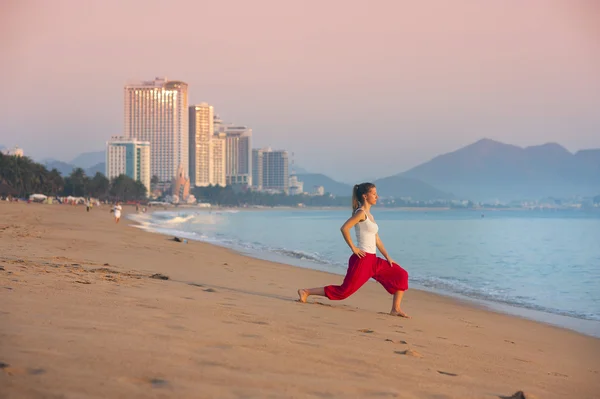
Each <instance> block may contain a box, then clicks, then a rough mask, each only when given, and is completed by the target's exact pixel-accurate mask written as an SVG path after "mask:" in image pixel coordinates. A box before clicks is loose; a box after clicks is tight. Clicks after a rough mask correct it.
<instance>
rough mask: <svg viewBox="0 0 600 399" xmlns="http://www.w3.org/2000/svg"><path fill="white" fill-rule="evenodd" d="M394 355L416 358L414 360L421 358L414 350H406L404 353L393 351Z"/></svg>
mask: <svg viewBox="0 0 600 399" xmlns="http://www.w3.org/2000/svg"><path fill="white" fill-rule="evenodd" d="M394 353H395V354H397V355H405V356H410V357H416V358H422V357H423V355H422V354H420V353H419V352H417V351H416V350H414V349H407V350H405V351H394Z"/></svg>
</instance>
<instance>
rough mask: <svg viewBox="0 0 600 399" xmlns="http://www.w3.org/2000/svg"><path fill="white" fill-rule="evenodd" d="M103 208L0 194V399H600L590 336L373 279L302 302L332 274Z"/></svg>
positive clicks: (333, 279)
mask: <svg viewBox="0 0 600 399" xmlns="http://www.w3.org/2000/svg"><path fill="white" fill-rule="evenodd" d="M108 210H109V208H108V207H100V208H94V209H93V210H92V211H91V212H89V213H87V212H86V211H85V207H82V206H66V205H42V204H23V203H21V204H14V203H11V204H9V203H0V304H1V306H0V398H86V397H98V398H153V397H157V398H170V397H173V398H341V397H343V398H346V397H351V398H367V397H376V398H386V397H391V398H394V397H397V398H430V399H446V398H478V399H481V398H500V397H510V396H511V395H513V394H514V393H515V392H517V391H525V392H526V393H528V394H533V395H535V397H538V398H597V397H600V340H599V339H597V338H592V337H588V336H585V335H582V334H579V333H576V332H573V331H570V330H565V329H561V328H557V327H553V326H549V325H545V324H541V323H537V322H533V321H529V320H525V319H521V318H518V317H514V316H508V315H504V314H499V313H494V312H491V311H488V310H485V309H481V308H478V307H475V306H473V305H471V304H468V303H463V302H460V301H457V300H454V299H451V298H447V297H443V296H438V295H434V294H431V293H427V292H423V291H418V290H415V289H410V290H409V291H408V292H407V293H406V295H405V300H404V302H403V309H404V310H405V311H406V312H407V313H409V314H410V315H412V316H413V318H412V319H410V320H407V319H402V318H398V317H392V316H389V315H387V314H386V312H388V311H389V309H390V305H391V296H390V295H389V294H387V292H385V290H383V288H381V287H380V286H379V285H378V284H377V283H374V282H369V283H367V284H366V285H365V286H364V287H363V288H362V289H361V290H359V291H358V292H357V293H356V294H355V295H353V296H352V297H351V298H349V299H347V300H345V301H342V302H332V301H329V300H327V299H326V298H316V299H314V298H315V297H310V298H309V303H307V304H302V303H299V302H297V301H296V299H297V295H296V290H297V289H298V288H300V287H313V286H322V285H326V284H329V283H340V282H341V280H342V276H338V275H332V274H328V273H323V272H317V271H312V270H307V269H302V268H296V267H291V266H286V265H282V264H277V263H272V262H267V261H263V260H257V259H252V258H249V257H245V256H242V255H239V254H237V253H235V252H233V251H230V250H227V249H224V248H220V247H216V246H212V245H209V244H205V243H200V242H192V241H190V242H189V243H188V244H184V243H178V242H174V241H172V240H171V237H167V236H163V235H159V234H153V233H148V232H144V231H142V230H140V229H138V228H135V227H133V225H132V224H131V223H130V222H129V221H127V220H122V221H121V223H120V224H118V225H117V224H115V223H114V222H113V220H112V218H111V216H112V215H111V214H110V213H109V211H108ZM129 212H133V209H132V208H129V207H125V209H124V214H125V215H126V214H127V213H129ZM340 240H341V237H340ZM405 266H406V267H407V269H408V270H409V273H410V265H405ZM156 274H159V275H158V276H156ZM153 275H154V278H153V277H152V276H153ZM163 276H168V278H169V279H168V280H163V279H161V277H163Z"/></svg>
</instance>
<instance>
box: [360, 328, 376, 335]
mask: <svg viewBox="0 0 600 399" xmlns="http://www.w3.org/2000/svg"><path fill="white" fill-rule="evenodd" d="M358 332H361V333H365V334H372V333H374V332H375V331H374V330H369V329H368V328H363V329H362V330H358Z"/></svg>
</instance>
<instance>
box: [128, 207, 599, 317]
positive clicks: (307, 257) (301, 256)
mask: <svg viewBox="0 0 600 399" xmlns="http://www.w3.org/2000/svg"><path fill="white" fill-rule="evenodd" d="M238 212H239V211H237V210H231V211H229V210H228V211H224V212H221V213H217V212H205V211H204V212H154V213H152V214H133V215H129V217H130V218H131V219H132V220H134V221H136V222H137V223H138V227H139V228H142V229H144V230H149V231H153V232H157V233H161V234H165V235H175V236H178V237H182V238H187V239H189V240H196V241H203V242H208V243H211V244H215V245H218V246H222V247H227V248H231V249H233V250H236V251H239V252H242V253H244V254H246V255H249V256H252V257H255V258H260V259H265V260H270V261H276V262H282V263H287V264H291V265H295V266H300V267H306V268H311V269H316V270H321V271H326V272H330V273H335V274H342V275H343V274H344V273H345V271H346V263H345V260H346V259H345V258H344V260H343V261H342V262H340V261H336V260H333V259H331V258H328V257H326V256H324V255H322V254H320V253H317V252H310V251H304V250H298V249H295V248H285V247H279V246H274V245H267V243H261V242H256V241H244V240H241V239H238V238H236V237H235V236H234V235H235V231H233V233H232V234H230V233H223V232H217V231H214V229H211V228H210V226H211V225H214V224H218V223H221V222H223V221H226V220H227V218H228V216H229V215H227V214H235V213H238ZM203 226H206V227H207V228H206V229H204V228H203ZM258 229H260V227H258ZM411 283H412V284H414V285H416V286H418V287H422V288H423V289H425V290H429V291H434V292H439V293H441V294H446V295H449V296H455V297H456V296H458V297H464V298H470V299H474V300H481V301H486V302H491V303H498V304H503V305H508V306H512V307H517V308H524V309H530V310H534V311H540V312H545V313H550V314H557V315H562V316H569V317H575V318H578V319H584V320H591V321H600V314H599V313H598V312H590V311H575V310H566V309H557V308H553V307H549V306H542V305H539V304H537V303H536V298H535V297H533V296H517V295H514V294H512V293H511V292H508V291H506V290H503V289H502V288H499V287H494V286H492V285H485V284H479V286H474V284H473V283H472V282H468V281H462V280H460V279H458V278H456V277H451V276H427V275H414V274H411ZM592 309H593V308H592ZM587 310H590V309H589V308H588V309H587Z"/></svg>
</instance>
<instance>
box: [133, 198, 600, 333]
mask: <svg viewBox="0 0 600 399" xmlns="http://www.w3.org/2000/svg"><path fill="white" fill-rule="evenodd" d="M185 209H186V210H187V209H189V208H185ZM280 209H283V210H296V209H298V210H307V209H308V208H294V207H281V208H277V207H275V208H264V209H262V208H260V209H245V208H239V209H232V208H219V209H212V211H215V212H220V211H227V210H236V211H237V210H239V211H240V212H242V211H250V212H252V211H261V210H280ZM335 209H336V210H346V208H340V209H337V208H335ZM386 209H387V210H401V209H402V208H394V209H391V208H381V209H378V210H379V211H381V210H384V211H385V210H386ZM203 210H207V211H208V210H211V209H203ZM313 210H316V209H313ZM318 210H330V208H319V209H318ZM436 210H437V211H441V209H436ZM155 211H161V212H165V210H155ZM169 211H171V212H177V210H176V209H167V210H166V212H169ZM411 212H412V211H411ZM135 215H136V214H129V216H128V217H126V218H125V219H126V220H128V221H129V222H131V223H132V224H134V226H135V227H139V228H140V230H143V231H145V232H149V233H154V234H159V235H162V236H166V237H174V236H175V234H173V233H168V232H161V231H154V230H152V229H145V228H143V227H144V226H143V225H141V224H140V222H139V221H136V220H135V219H134V217H135ZM181 237H183V238H185V239H187V240H192V241H196V242H202V243H205V244H208V245H214V246H216V247H220V248H225V249H228V250H231V251H233V252H234V253H237V254H239V255H240V256H245V257H250V258H253V259H257V260H262V261H265V262H271V263H273V264H278V265H285V266H289V267H293V268H300V269H307V270H313V271H318V272H322V273H326V274H329V275H331V276H332V278H334V279H335V276H338V278H339V276H340V275H341V276H344V273H343V272H340V273H335V272H332V271H328V270H322V269H319V268H315V267H313V266H312V265H311V263H312V262H310V261H304V262H302V261H301V260H298V261H297V262H296V263H297V264H294V263H290V262H294V259H291V258H290V257H288V256H286V255H283V254H278V253H274V252H269V253H268V255H261V252H260V251H258V250H256V249H255V250H249V249H242V248H238V247H235V246H233V245H227V244H224V243H223V244H222V243H216V242H212V241H206V240H202V239H199V238H197V237H196V238H195V237H193V236H191V235H182V236H181ZM315 265H316V264H315ZM411 290H419V291H423V292H427V293H431V294H435V295H440V296H442V297H445V298H448V299H452V300H458V301H461V302H463V303H464V304H465V305H467V306H476V307H478V308H480V309H484V310H487V311H492V312H496V313H500V314H505V315H510V316H515V317H520V318H523V319H526V320H531V321H535V322H540V323H544V324H546V325H549V326H554V327H558V328H565V329H567V330H569V331H574V332H577V333H580V334H584V335H586V336H589V337H594V338H600V321H597V320H590V319H585V318H581V317H575V316H572V315H567V314H561V313H556V312H549V311H546V310H542V309H536V308H534V307H530V306H529V307H528V306H519V305H517V304H513V303H506V302H497V301H493V300H490V299H486V298H475V297H470V296H467V295H464V294H461V293H459V292H452V291H446V290H439V289H435V288H430V287H427V286H424V285H422V284H419V283H414V282H413V283H411Z"/></svg>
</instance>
